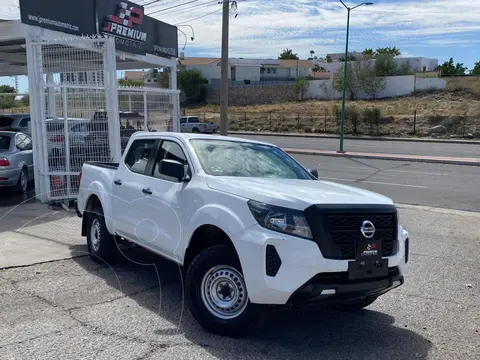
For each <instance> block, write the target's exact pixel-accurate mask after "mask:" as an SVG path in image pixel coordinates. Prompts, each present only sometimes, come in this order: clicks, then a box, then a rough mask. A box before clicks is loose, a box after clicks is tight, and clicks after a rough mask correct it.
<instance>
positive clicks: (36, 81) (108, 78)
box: [27, 37, 121, 202]
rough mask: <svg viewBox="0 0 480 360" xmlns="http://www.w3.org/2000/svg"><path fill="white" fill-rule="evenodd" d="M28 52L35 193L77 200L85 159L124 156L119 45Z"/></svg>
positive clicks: (52, 46)
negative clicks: (119, 86) (118, 84)
mask: <svg viewBox="0 0 480 360" xmlns="http://www.w3.org/2000/svg"><path fill="white" fill-rule="evenodd" d="M27 54H28V74H29V83H30V89H31V90H30V112H31V119H32V120H31V123H32V135H33V145H34V151H33V153H34V165H35V187H36V192H37V194H36V195H37V198H38V199H39V200H40V201H42V202H47V201H51V200H57V199H58V200H60V199H62V200H63V199H72V198H75V197H76V195H77V194H78V186H79V184H78V175H79V173H80V170H81V167H82V164H83V163H84V162H85V161H118V160H119V158H120V156H121V148H120V141H119V139H120V122H119V111H118V95H117V77H116V57H115V43H114V40H113V39H111V38H78V37H75V38H67V39H63V40H53V41H37V42H32V41H27Z"/></svg>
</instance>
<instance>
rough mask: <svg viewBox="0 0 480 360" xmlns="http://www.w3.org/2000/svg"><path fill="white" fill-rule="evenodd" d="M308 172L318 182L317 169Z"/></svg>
mask: <svg viewBox="0 0 480 360" xmlns="http://www.w3.org/2000/svg"><path fill="white" fill-rule="evenodd" d="M308 171H309V172H310V174H312V175H313V176H315V179H316V180H318V170H317V169H308Z"/></svg>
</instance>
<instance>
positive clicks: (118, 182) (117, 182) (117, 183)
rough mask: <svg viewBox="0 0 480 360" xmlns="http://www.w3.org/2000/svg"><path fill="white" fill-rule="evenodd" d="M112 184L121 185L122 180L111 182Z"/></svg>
mask: <svg viewBox="0 0 480 360" xmlns="http://www.w3.org/2000/svg"><path fill="white" fill-rule="evenodd" d="M113 183H114V184H115V185H122V180H120V179H115V180H114V181H113Z"/></svg>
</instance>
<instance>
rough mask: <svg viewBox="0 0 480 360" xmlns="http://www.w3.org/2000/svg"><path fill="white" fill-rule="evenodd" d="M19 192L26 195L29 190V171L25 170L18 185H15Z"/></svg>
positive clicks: (21, 173)
mask: <svg viewBox="0 0 480 360" xmlns="http://www.w3.org/2000/svg"><path fill="white" fill-rule="evenodd" d="M15 188H16V189H17V191H19V192H21V193H22V194H25V193H26V192H27V189H28V172H27V169H25V168H23V169H22V171H21V172H20V176H19V177H18V181H17V185H15Z"/></svg>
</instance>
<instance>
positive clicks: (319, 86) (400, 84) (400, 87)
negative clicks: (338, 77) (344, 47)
mask: <svg viewBox="0 0 480 360" xmlns="http://www.w3.org/2000/svg"><path fill="white" fill-rule="evenodd" d="M415 86H416V89H417V90H425V89H430V88H436V89H444V88H445V87H446V81H445V80H443V79H438V78H418V79H416V80H415V76H414V75H407V76H389V77H386V78H385V90H383V91H382V92H380V93H379V94H378V95H377V98H378V99H382V98H388V97H398V96H405V95H409V94H411V93H412V92H413V91H415ZM341 98H342V93H340V92H338V91H336V90H335V89H334V88H333V86H332V81H331V80H310V81H309V87H308V90H307V91H306V93H305V99H318V100H331V99H341ZM359 99H368V96H366V95H365V94H359Z"/></svg>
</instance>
